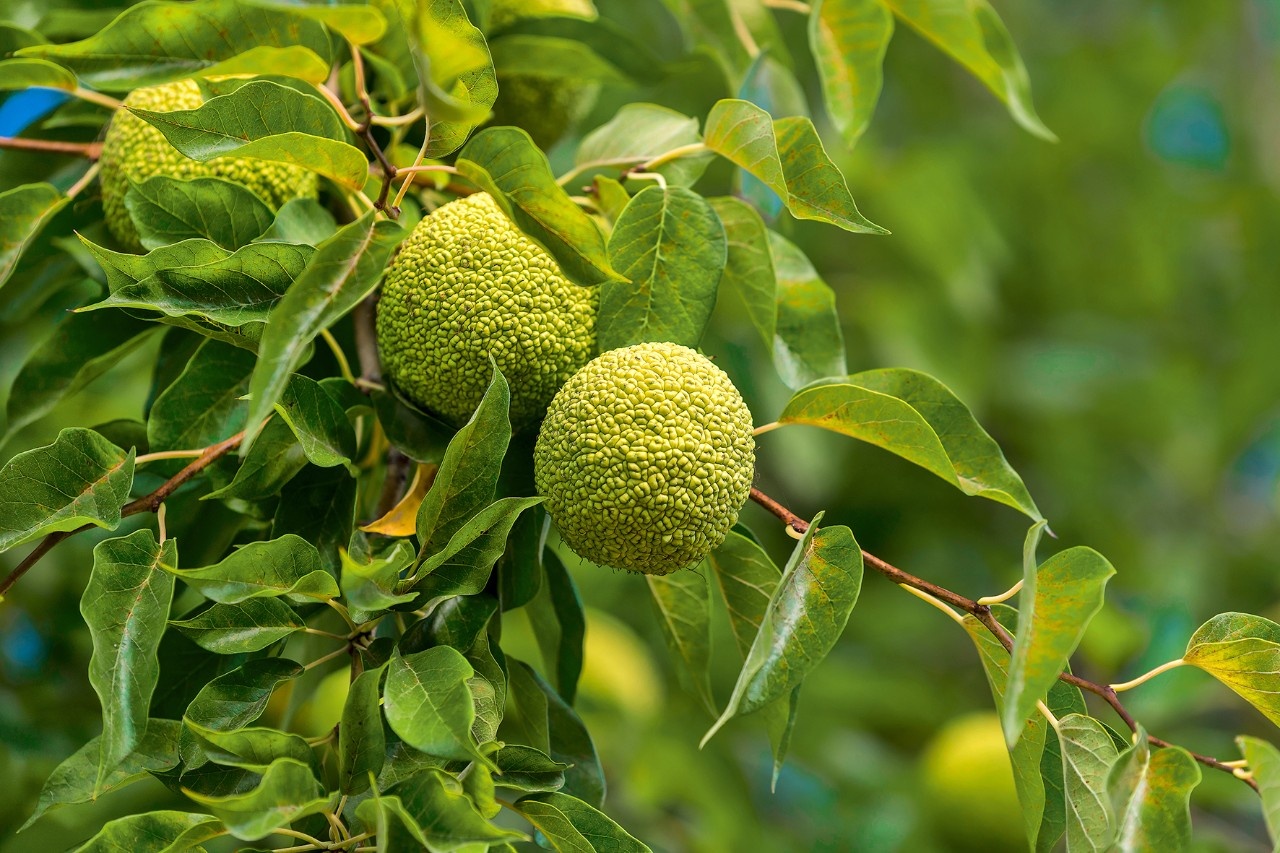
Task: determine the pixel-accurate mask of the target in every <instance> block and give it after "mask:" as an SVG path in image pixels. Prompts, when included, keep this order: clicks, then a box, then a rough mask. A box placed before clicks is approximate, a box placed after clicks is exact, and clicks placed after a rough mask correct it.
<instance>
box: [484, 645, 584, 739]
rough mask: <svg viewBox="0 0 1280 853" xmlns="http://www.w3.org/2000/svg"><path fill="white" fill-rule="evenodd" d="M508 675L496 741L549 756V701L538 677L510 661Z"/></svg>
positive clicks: (530, 670) (529, 668) (531, 669)
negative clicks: (505, 697)
mask: <svg viewBox="0 0 1280 853" xmlns="http://www.w3.org/2000/svg"><path fill="white" fill-rule="evenodd" d="M507 674H508V681H507V707H506V709H505V711H506V712H505V713H504V714H503V717H502V725H501V727H500V729H499V731H498V737H499V739H500V740H502V741H503V742H504V743H518V744H522V745H525V746H529V747H532V748H535V749H538V750H541V751H542V752H547V753H549V752H550V750H551V728H550V724H549V722H548V709H549V699H548V696H547V693H546V692H545V691H544V690H543V689H542V686H541V684H540V682H539V679H538V677H537V674H536V673H535V672H534V670H533V668H532V667H530V666H529V665H528V664H526V663H524V662H523V661H519V660H514V659H512V658H508V659H507ZM548 687H550V685H548ZM566 763H567V762H566Z"/></svg>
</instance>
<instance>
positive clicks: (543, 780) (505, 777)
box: [493, 744, 569, 793]
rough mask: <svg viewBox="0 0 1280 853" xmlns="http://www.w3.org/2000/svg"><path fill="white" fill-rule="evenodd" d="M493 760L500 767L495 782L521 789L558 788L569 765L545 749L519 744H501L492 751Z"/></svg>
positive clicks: (531, 790) (547, 789)
mask: <svg viewBox="0 0 1280 853" xmlns="http://www.w3.org/2000/svg"><path fill="white" fill-rule="evenodd" d="M493 760H494V763H496V764H497V765H498V769H499V771H501V776H499V777H498V779H497V783H498V784H499V785H501V786H502V787H504V788H511V789H513V790H516V791H523V792H525V793H536V792H539V791H556V790H559V789H560V788H561V787H562V786H563V785H564V772H565V771H566V770H568V769H569V765H567V764H561V763H560V762H559V761H556V760H555V759H553V758H551V756H549V755H547V754H546V753H545V752H543V751H541V750H538V749H534V748H533V747H531V746H520V745H519V744H512V745H511V746H504V747H503V748H502V749H500V750H498V751H497V752H496V753H494V755H493Z"/></svg>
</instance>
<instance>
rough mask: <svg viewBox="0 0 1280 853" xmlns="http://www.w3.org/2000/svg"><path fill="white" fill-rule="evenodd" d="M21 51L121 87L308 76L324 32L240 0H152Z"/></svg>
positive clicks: (321, 56) (323, 49)
mask: <svg viewBox="0 0 1280 853" xmlns="http://www.w3.org/2000/svg"><path fill="white" fill-rule="evenodd" d="M251 51H252V52H253V53H252V54H251V55H249V56H245V54H249V53H250V52H251ZM19 53H20V54H21V55H22V56H35V57H43V58H46V59H51V60H53V61H54V62H57V63H59V64H61V65H64V66H66V67H67V68H70V69H71V70H72V71H74V72H75V73H76V74H77V76H79V77H80V79H81V80H83V81H84V82H85V83H87V84H89V85H90V86H94V87H96V88H99V89H104V90H106V91H110V92H124V91H128V90H130V89H133V88H135V87H137V86H151V85H155V84H157V83H166V82H168V81H170V80H178V79H181V78H183V77H189V76H191V75H195V74H214V73H224V74H231V73H236V72H239V73H256V74H266V73H273V72H283V73H294V74H295V75H299V76H300V75H303V74H308V76H311V74H312V73H314V71H315V70H316V69H315V68H314V66H315V65H319V66H320V69H319V70H320V72H321V75H320V79H323V76H324V73H323V72H324V65H325V64H326V63H327V62H328V61H329V39H328V36H327V35H326V34H325V31H324V28H323V27H321V26H320V25H319V24H318V23H315V22H313V21H307V20H304V19H302V18H299V17H298V16H296V15H292V14H289V13H285V12H277V11H273V10H268V9H261V8H255V7H254V6H250V5H248V4H245V3H240V2H237V0H196V2H194V3H181V4H176V3H162V2H152V0H149V1H148V2H144V3H139V4H138V5H136V6H133V7H132V8H130V9H127V10H126V11H124V12H123V13H122V14H121V15H120V17H118V18H117V19H116V20H114V21H112V22H111V23H110V24H108V25H107V26H106V27H105V28H103V29H102V31H101V32H98V33H96V34H95V35H92V36H90V37H89V38H87V39H84V40H83V41H78V42H72V43H71V44H61V45H39V46H33V47H29V48H24V49H23V50H22V51H20V52H19ZM237 58H239V61H238V62H237ZM317 59H318V60H320V61H319V62H316V61H315V60H317Z"/></svg>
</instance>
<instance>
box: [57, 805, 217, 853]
mask: <svg viewBox="0 0 1280 853" xmlns="http://www.w3.org/2000/svg"><path fill="white" fill-rule="evenodd" d="M221 832H222V822H221V821H219V820H217V819H216V818H213V817H210V816H209V815H207V814H198V813H195V812H177V811H157V812H143V813H141V814H131V815H125V816H124V817H120V818H116V819H115V820H111V821H107V823H105V824H103V826H102V829H100V830H98V832H97V834H96V835H94V836H93V837H92V838H90V839H89V840H88V841H86V842H85V843H84V844H81V845H80V846H79V847H76V848H74V851H73V853H125V851H127V853H183V851H188V850H199V849H201V848H200V846H199V845H200V843H201V842H202V841H206V840H208V839H210V838H213V837H215V836H217V835H220V834H221Z"/></svg>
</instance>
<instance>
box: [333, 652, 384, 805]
mask: <svg viewBox="0 0 1280 853" xmlns="http://www.w3.org/2000/svg"><path fill="white" fill-rule="evenodd" d="M381 688H382V667H379V668H378V669H371V670H367V671H365V672H362V673H360V674H359V675H358V676H356V679H355V681H353V682H351V689H350V691H348V693H347V702H346V704H345V705H344V706H343V708H342V722H341V723H340V724H339V726H338V780H339V787H340V788H341V789H342V793H344V794H360V793H363V792H364V791H366V790H368V788H369V774H371V773H372V774H373V775H374V776H377V775H378V773H379V771H381V770H382V763H383V761H384V760H385V758H386V753H387V737H386V733H385V732H384V731H383V730H382V708H381V705H382V690H381Z"/></svg>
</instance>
